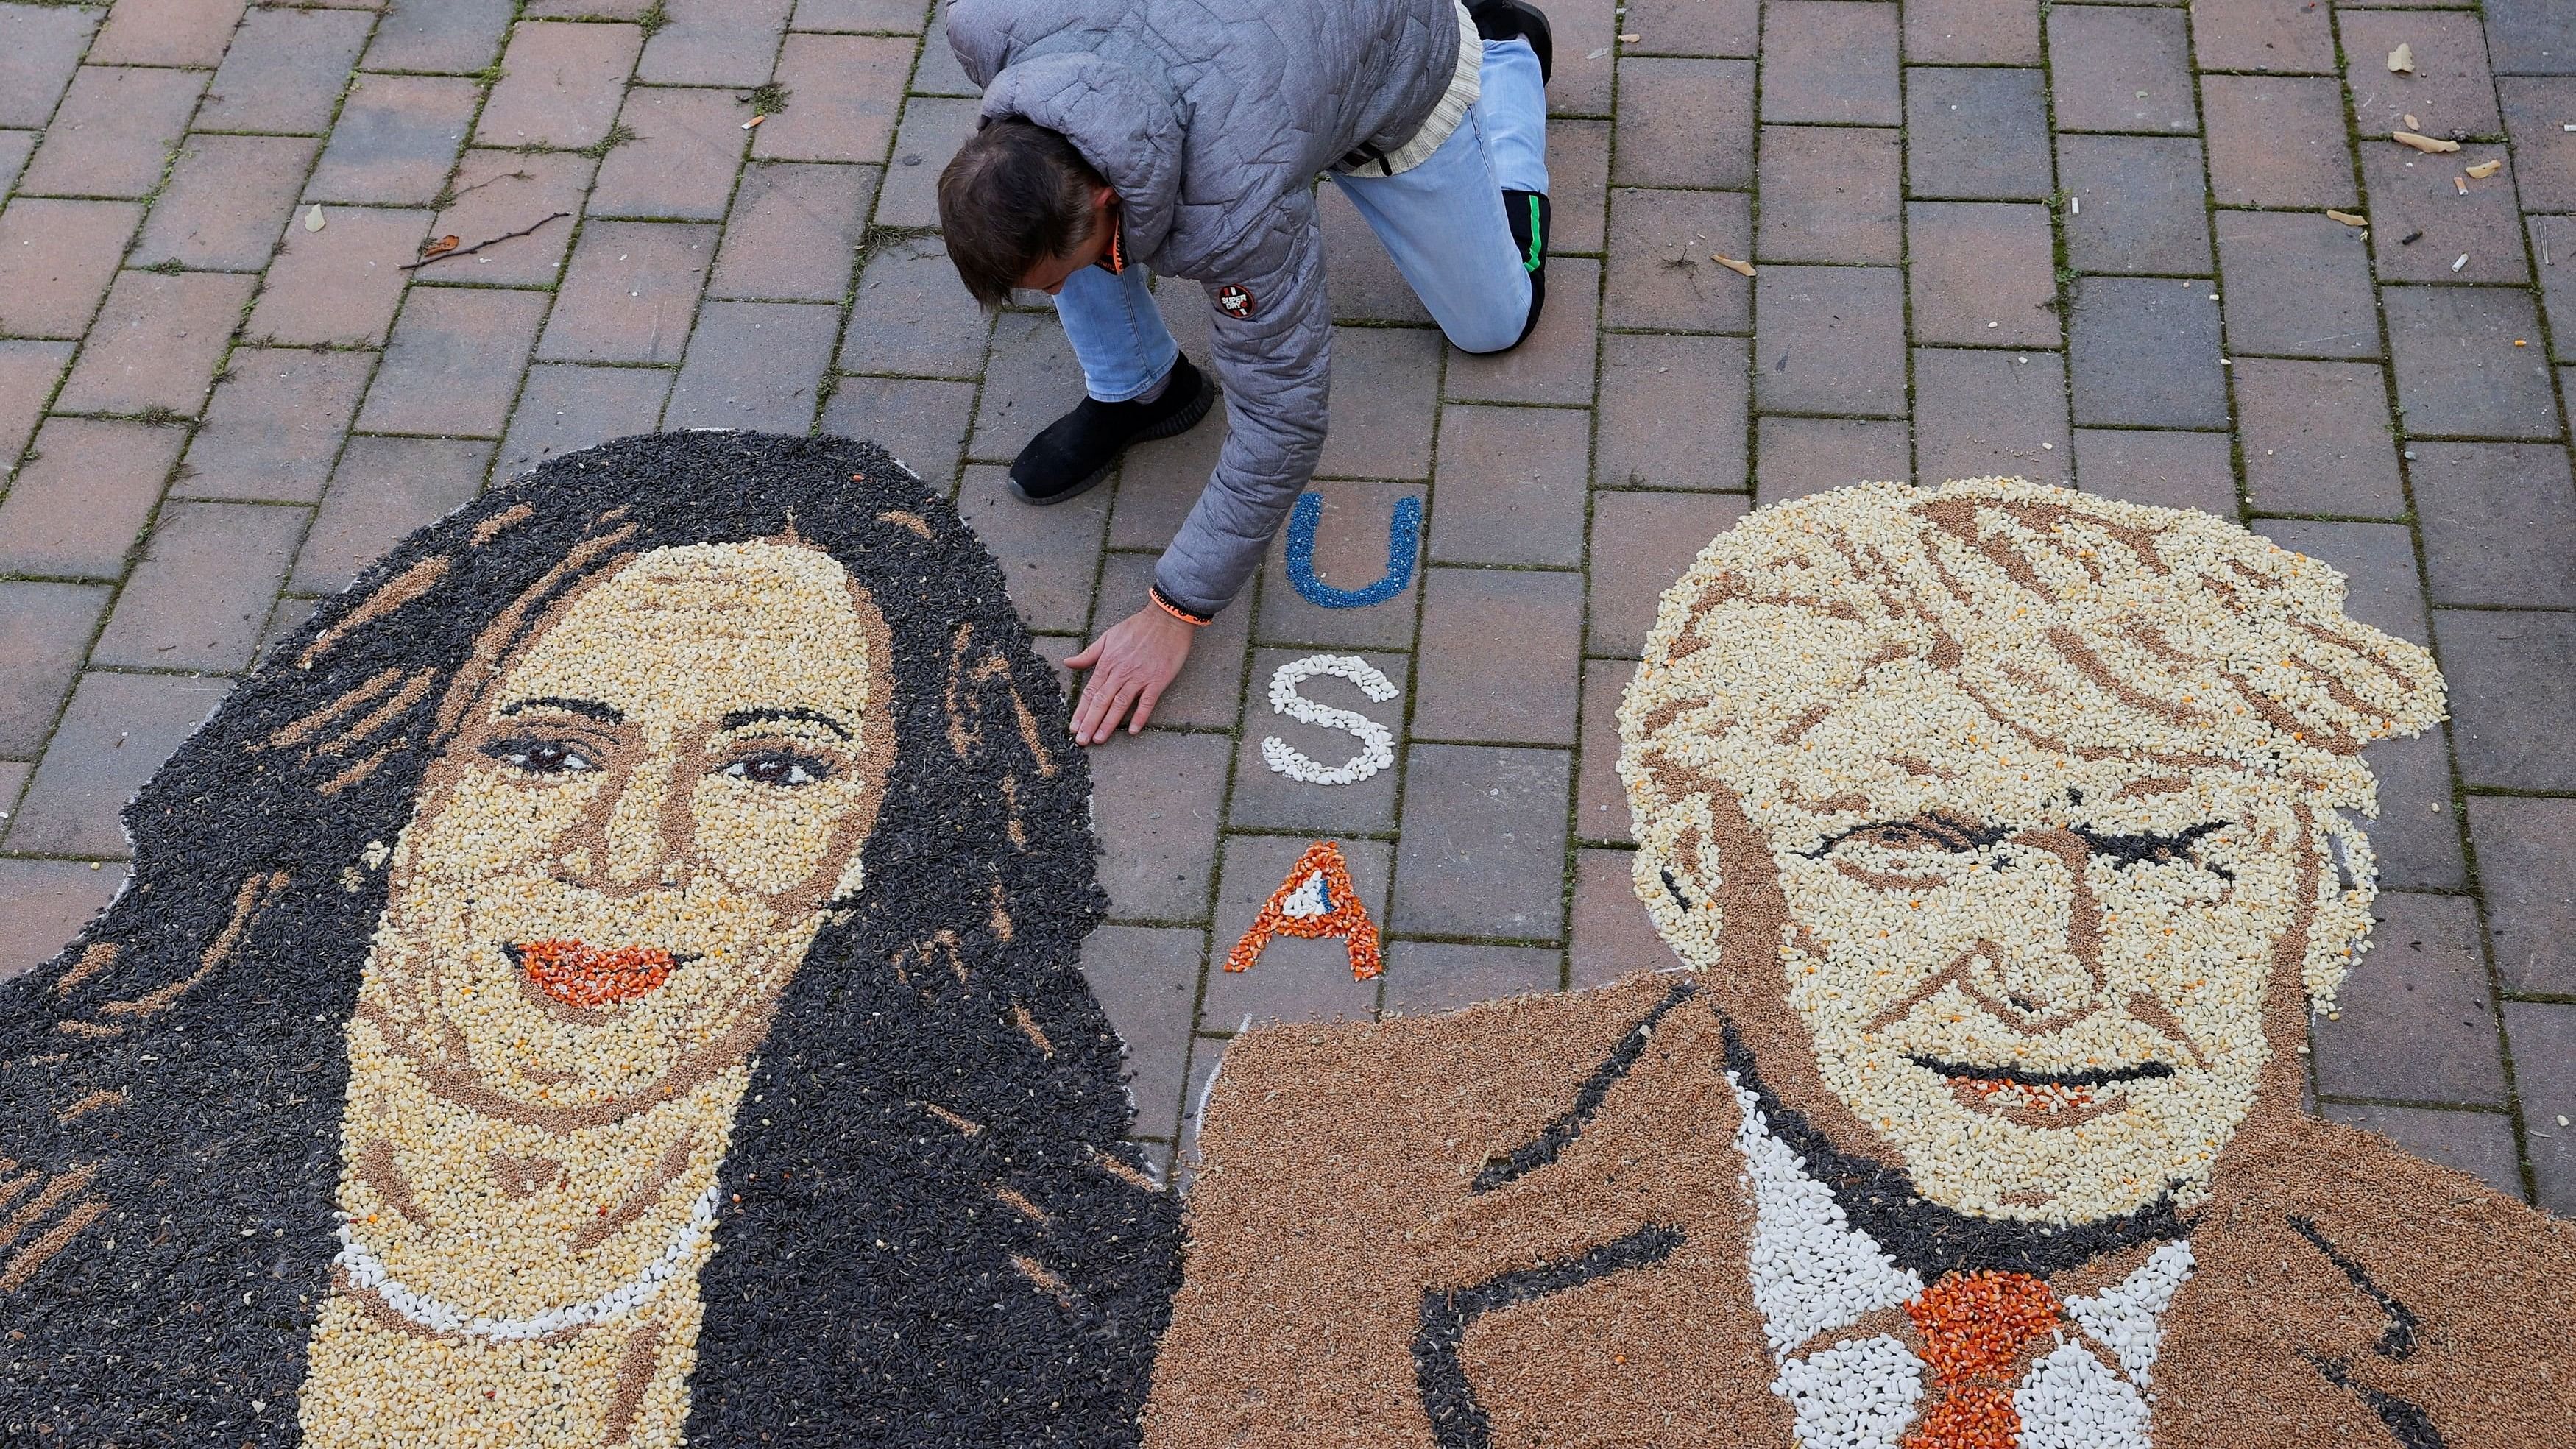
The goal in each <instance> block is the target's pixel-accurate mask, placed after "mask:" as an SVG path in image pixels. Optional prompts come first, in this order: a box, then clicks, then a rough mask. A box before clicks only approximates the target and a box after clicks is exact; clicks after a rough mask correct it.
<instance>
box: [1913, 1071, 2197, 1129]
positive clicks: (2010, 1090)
mask: <svg viewBox="0 0 2576 1449" xmlns="http://www.w3.org/2000/svg"><path fill="white" fill-rule="evenodd" d="M1906 1060H1907V1061H1909V1062H1912V1063H1913V1064H1914V1065H1916V1066H1918V1067H1921V1068H1922V1069H1923V1070H1925V1071H1927V1072H1930V1073H1932V1074H1934V1075H1935V1076H1938V1077H1940V1078H1942V1079H1943V1080H1944V1081H1947V1082H1948V1083H1949V1084H1950V1095H1951V1096H1953V1097H1955V1098H1957V1099H1958V1102H1959V1105H1960V1106H1962V1107H1965V1108H1967V1109H1968V1110H1969V1111H1971V1112H1980V1113H1985V1114H1989V1115H1993V1116H1999V1117H2003V1118H2005V1119H2006V1120H2008V1121H2012V1122H2016V1123H2019V1124H2021V1125H2023V1126H2026V1127H2072V1126H2074V1125H2076V1124H2077V1123H2079V1122H2085V1121H2090V1120H2091V1119H2093V1118H2095V1117H2098V1116H2101V1115H2102V1114H2103V1113H2105V1112H2111V1111H2116V1110H2118V1108H2119V1106H2120V1104H2121V1100H2122V1098H2124V1097H2125V1096H2126V1095H2127V1094H2126V1093H2125V1092H2124V1091H2123V1090H2122V1089H2123V1088H2125V1087H2127V1086H2128V1085H2129V1084H2130V1083H2132V1082H2143V1081H2153V1080H2155V1079H2157V1078H2161V1077H2170V1076H2172V1075H2173V1074H2174V1070H2173V1068H2172V1067H2170V1066H2168V1065H2166V1064H2165V1063H2163V1062H2139V1063H2137V1064H2136V1065H2134V1066H2126V1067H2087V1068H2085V1069H2084V1070H2082V1071H2075V1072H2039V1071H2029V1070H2026V1069H2024V1068H2021V1067H1988V1066H1977V1065H1973V1064H1971V1063H1967V1062H1951V1061H1943V1060H1942V1059H1940V1058H1939V1057H1929V1056H1922V1055H1913V1056H1908V1057H1907V1058H1906Z"/></svg>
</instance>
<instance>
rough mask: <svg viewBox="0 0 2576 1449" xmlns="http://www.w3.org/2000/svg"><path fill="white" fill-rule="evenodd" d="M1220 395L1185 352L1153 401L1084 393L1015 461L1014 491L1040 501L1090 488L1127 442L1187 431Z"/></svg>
mask: <svg viewBox="0 0 2576 1449" xmlns="http://www.w3.org/2000/svg"><path fill="white" fill-rule="evenodd" d="M1216 396H1217V387H1216V383H1215V381H1214V380H1213V379H1211V378H1209V377H1208V376H1207V374H1205V373H1203V372H1200V371H1199V370H1198V369H1197V368H1195V367H1193V366H1191V365H1190V360H1189V359H1188V358H1186V357H1183V358H1179V359H1177V360H1175V361H1174V362H1173V363H1172V375H1171V377H1170V378H1169V379H1167V380H1166V381H1165V382H1164V384H1163V391H1162V394H1161V395H1160V396H1158V397H1156V398H1155V399H1154V400H1153V401H1152V402H1114V403H1108V402H1100V401H1098V400H1096V399H1093V398H1084V399H1083V400H1082V403H1081V405H1080V406H1078V407H1076V408H1075V409H1074V410H1073V411H1072V412H1069V413H1066V414H1065V415H1064V416H1063V417H1060V418H1058V419H1056V420H1055V421H1054V422H1051V423H1049V424H1047V426H1046V431H1044V432H1042V433H1040V434H1038V435H1037V436H1036V437H1034V438H1031V439H1029V445H1028V446H1027V447H1025V448H1022V449H1020V456H1018V457H1017V458H1014V459H1012V460H1011V491H1012V492H1013V493H1015V494H1017V495H1018V496H1019V499H1020V501H1021V502H1023V503H1036V504H1041V505H1043V504H1048V503H1062V502H1063V501H1065V500H1066V499H1068V498H1074V497H1078V496H1080V495H1081V494H1083V493H1086V492H1089V491H1090V489H1091V487H1092V485H1094V484H1096V483H1098V482H1099V481H1100V480H1101V479H1103V478H1106V477H1108V476H1109V470H1110V469H1111V468H1114V467H1116V466H1117V465H1118V455H1119V454H1121V453H1124V452H1126V451H1127V445H1128V444H1130V443H1142V442H1146V441H1148V440H1150V439H1154V438H1168V437H1171V436H1173V435H1174V434H1176V433H1186V432H1188V431H1189V430H1190V429H1192V428H1194V427H1197V426H1198V424H1199V419H1201V418H1204V417H1206V416H1207V415H1208V409H1209V408H1211V407H1213V406H1215V405H1216Z"/></svg>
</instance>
